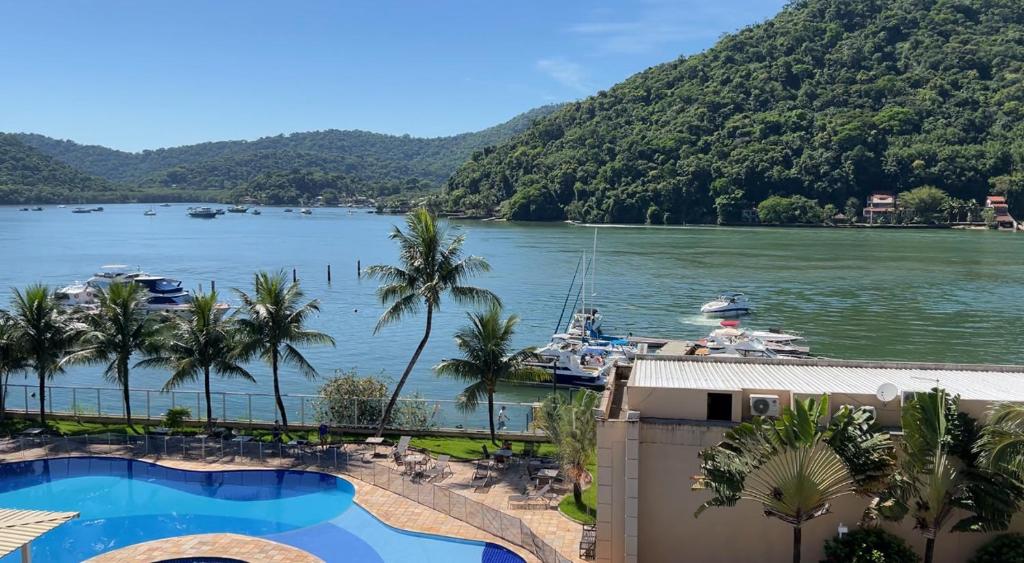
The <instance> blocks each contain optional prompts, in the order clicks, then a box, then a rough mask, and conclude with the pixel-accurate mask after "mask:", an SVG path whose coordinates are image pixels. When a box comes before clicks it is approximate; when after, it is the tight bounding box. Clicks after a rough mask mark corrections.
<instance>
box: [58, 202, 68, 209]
mask: <svg viewBox="0 0 1024 563" xmlns="http://www.w3.org/2000/svg"><path fill="white" fill-rule="evenodd" d="M57 207H58V208H60V209H64V208H65V207H67V206H66V205H64V204H63V203H62V204H60V205H58V206H57Z"/></svg>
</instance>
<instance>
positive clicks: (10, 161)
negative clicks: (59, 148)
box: [0, 133, 110, 203]
mask: <svg viewBox="0 0 1024 563" xmlns="http://www.w3.org/2000/svg"><path fill="white" fill-rule="evenodd" d="M105 189H110V184H109V183H108V182H106V181H104V180H101V179H99V178H95V177H92V176H89V175H87V174H83V173H81V172H79V171H77V170H75V169H73V168H71V167H70V166H68V165H67V164H64V163H62V162H59V161H57V160H55V159H53V158H51V157H49V156H47V155H45V154H43V153H42V152H40V151H38V150H36V149H34V148H32V147H29V146H27V145H25V144H24V143H22V142H21V141H19V140H18V139H17V137H15V136H14V135H5V134H2V133H0V203H15V202H33V203H48V202H53V201H62V200H66V199H68V198H69V196H70V197H71V198H74V197H75V195H76V194H80V193H84V192H93V191H101V190H105Z"/></svg>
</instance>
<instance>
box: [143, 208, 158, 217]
mask: <svg viewBox="0 0 1024 563" xmlns="http://www.w3.org/2000/svg"><path fill="white" fill-rule="evenodd" d="M143 215H145V216H146V217H152V216H154V215H156V211H153V210H152V209H147V210H146V212H145V213H143Z"/></svg>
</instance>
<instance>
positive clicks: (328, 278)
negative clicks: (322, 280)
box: [327, 264, 331, 283]
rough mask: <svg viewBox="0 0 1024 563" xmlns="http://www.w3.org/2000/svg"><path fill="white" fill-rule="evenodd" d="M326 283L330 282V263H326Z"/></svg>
mask: <svg viewBox="0 0 1024 563" xmlns="http://www.w3.org/2000/svg"><path fill="white" fill-rule="evenodd" d="M327 283H331V265H330V264H328V265H327Z"/></svg>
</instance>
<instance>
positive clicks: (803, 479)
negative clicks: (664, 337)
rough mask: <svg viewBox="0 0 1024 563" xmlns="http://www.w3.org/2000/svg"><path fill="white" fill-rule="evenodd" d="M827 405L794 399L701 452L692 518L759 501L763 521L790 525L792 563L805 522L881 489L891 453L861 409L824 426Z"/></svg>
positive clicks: (885, 438)
mask: <svg viewBox="0 0 1024 563" xmlns="http://www.w3.org/2000/svg"><path fill="white" fill-rule="evenodd" d="M827 416H828V399H827V398H826V397H822V399H821V401H820V402H819V401H815V400H814V399H807V400H800V401H796V402H795V403H794V406H793V408H786V409H784V410H783V412H782V414H781V416H780V417H779V418H778V419H775V420H772V419H769V418H762V417H755V418H754V419H753V420H751V421H750V422H744V423H743V424H740V425H739V426H737V427H735V428H733V429H731V430H729V431H728V432H726V434H725V439H724V440H723V441H722V442H721V443H720V444H718V445H716V446H713V447H711V448H707V449H705V450H703V451H702V452H701V453H700V458H701V474H700V475H697V476H695V477H694V481H695V483H694V485H693V489H694V490H710V491H711V492H712V494H713V496H712V498H710V499H709V500H707V501H705V502H704V503H703V504H702V505H701V506H700V508H698V509H697V512H696V513H695V514H694V516H700V515H701V514H702V513H703V512H704V511H705V510H707V509H708V508H712V507H722V506H734V505H735V504H736V503H737V502H739V501H741V500H747V501H753V502H757V503H760V504H761V505H762V506H763V508H764V513H765V515H766V516H769V517H775V518H778V519H779V520H781V521H783V522H785V523H787V524H789V525H790V526H792V527H793V561H794V562H799V561H800V548H801V535H802V529H803V526H804V524H806V523H807V522H809V521H810V520H812V519H814V518H818V517H820V516H824V515H825V514H828V513H829V511H830V507H831V503H832V501H834V500H835V499H837V498H840V497H843V496H846V495H856V494H860V495H867V494H871V493H873V492H874V491H877V490H879V489H881V488H882V487H883V486H884V484H885V482H886V478H887V476H888V475H889V474H890V472H891V470H892V468H893V453H894V448H893V445H892V441H891V440H890V438H889V435H888V434H887V433H885V432H882V431H881V429H880V428H879V427H878V425H877V423H876V422H875V420H874V417H873V416H872V415H871V413H869V412H868V411H866V410H863V409H858V410H855V411H852V410H850V409H848V408H843V409H840V411H839V412H838V413H836V415H835V416H833V417H832V419H831V420H830V421H829V423H828V425H827V426H825V425H824V424H819V423H821V422H822V421H823V419H825V418H827Z"/></svg>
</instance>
